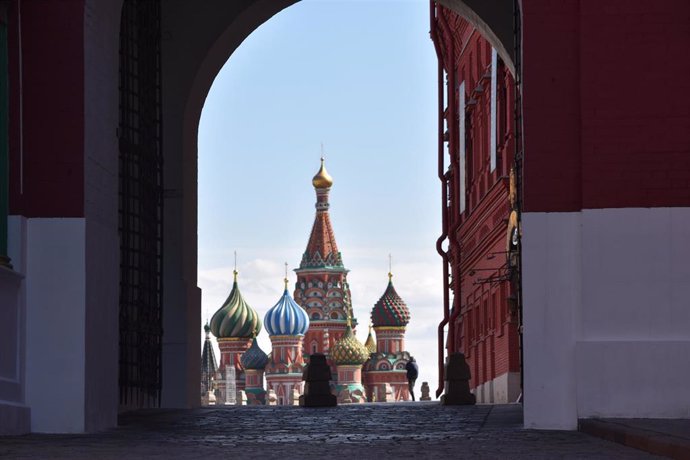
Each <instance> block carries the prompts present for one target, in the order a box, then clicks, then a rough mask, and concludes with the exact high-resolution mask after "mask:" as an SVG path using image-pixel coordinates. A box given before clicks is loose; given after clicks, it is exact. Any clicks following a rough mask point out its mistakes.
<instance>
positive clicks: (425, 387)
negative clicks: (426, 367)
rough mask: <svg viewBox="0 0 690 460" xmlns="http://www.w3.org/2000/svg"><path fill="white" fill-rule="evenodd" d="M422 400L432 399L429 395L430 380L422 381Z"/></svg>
mask: <svg viewBox="0 0 690 460" xmlns="http://www.w3.org/2000/svg"><path fill="white" fill-rule="evenodd" d="M419 400H420V401H431V397H430V396H429V382H422V397H421V398H419Z"/></svg>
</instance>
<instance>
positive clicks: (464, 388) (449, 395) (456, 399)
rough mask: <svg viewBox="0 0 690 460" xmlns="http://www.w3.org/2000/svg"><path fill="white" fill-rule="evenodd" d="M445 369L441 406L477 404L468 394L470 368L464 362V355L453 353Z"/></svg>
mask: <svg viewBox="0 0 690 460" xmlns="http://www.w3.org/2000/svg"><path fill="white" fill-rule="evenodd" d="M444 369H445V377H446V379H445V394H444V395H443V396H441V404H443V405H446V406H463V405H472V404H476V403H477V398H476V397H475V396H474V395H473V394H472V393H470V375H471V374H470V366H468V365H467V363H466V362H465V355H464V354H462V353H453V354H451V355H450V356H448V358H447V360H446V364H445V366H444Z"/></svg>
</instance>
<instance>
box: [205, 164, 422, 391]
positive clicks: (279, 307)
mask: <svg viewBox="0 0 690 460" xmlns="http://www.w3.org/2000/svg"><path fill="white" fill-rule="evenodd" d="M312 185H313V186H314V189H315V191H316V216H315V218H314V225H313V227H312V230H311V234H310V236H309V242H308V243H307V248H306V250H305V252H304V254H303V255H302V260H301V262H300V265H299V268H297V269H296V270H295V273H296V274H297V281H296V283H295V290H294V293H293V296H290V293H289V290H288V284H289V280H288V279H287V264H286V277H285V279H284V283H285V289H284V291H283V294H282V296H281V297H280V299H279V300H278V301H277V303H276V304H275V305H274V306H273V307H272V308H271V309H269V310H268V312H267V313H266V315H265V317H264V320H263V326H264V327H263V328H264V329H265V330H266V332H268V335H269V338H270V341H271V348H272V350H271V352H270V353H268V354H266V353H265V352H264V351H263V350H261V348H260V347H259V344H258V341H257V336H258V335H259V333H260V332H261V330H262V321H261V319H260V318H259V314H258V313H257V312H256V310H254V309H253V308H252V307H251V306H250V305H249V304H248V303H247V301H246V300H245V299H244V297H243V296H242V294H241V292H240V289H239V286H238V282H237V276H238V272H237V270H235V271H234V272H233V273H234V280H233V284H232V289H231V291H230V295H229V296H228V298H227V300H226V301H225V302H224V303H223V305H222V306H221V308H220V309H219V310H218V311H217V312H216V313H215V314H214V315H213V317H212V318H211V321H210V323H209V324H207V325H206V326H205V328H204V329H205V331H206V341H205V343H204V347H203V351H202V358H201V365H202V369H201V398H202V404H249V405H259V404H271V405H273V404H275V405H297V404H298V401H299V397H300V396H301V395H302V394H303V392H304V382H303V381H302V372H303V369H304V366H305V365H306V364H307V363H308V362H309V357H310V356H311V355H312V354H314V353H322V354H324V355H325V356H326V359H327V362H328V364H329V365H330V367H331V375H332V376H333V378H332V381H331V391H332V393H333V394H335V395H336V396H337V400H338V403H345V404H347V403H363V402H367V401H379V402H389V401H401V400H402V401H404V400H408V399H409V398H410V395H409V390H408V386H407V375H406V370H405V365H406V364H407V362H408V361H409V359H410V354H409V352H407V351H406V350H405V330H406V328H407V324H408V323H409V321H410V311H409V308H408V307H407V305H406V304H405V302H404V301H403V299H402V298H401V297H400V296H399V295H398V293H397V292H396V291H395V287H394V286H393V281H392V279H393V275H392V273H388V286H387V287H386V289H385V291H384V293H383V295H382V296H381V298H380V299H379V300H378V302H376V304H375V305H374V307H373V309H372V311H371V324H372V325H371V326H369V335H368V337H367V339H366V341H365V343H364V344H363V343H362V342H360V341H359V340H358V339H357V336H356V327H357V319H356V318H355V317H354V314H353V308H352V300H351V299H352V298H351V294H350V286H349V284H348V282H347V274H348V271H349V270H347V269H346V268H345V266H344V265H343V259H342V255H341V253H340V251H339V250H338V245H337V243H336V240H335V233H334V232H333V227H332V226H331V221H330V216H329V207H330V204H329V201H328V196H329V192H330V190H331V186H332V185H333V178H332V177H331V176H330V175H329V174H328V171H326V167H325V164H324V159H323V158H322V159H321V168H320V169H319V171H318V172H317V174H316V175H315V176H314V178H313V179H312ZM372 327H373V330H374V333H375V335H376V339H374V336H373V335H372V332H371V330H372ZM210 334H213V335H214V336H215V337H216V339H217V341H218V347H219V349H220V363H219V364H217V363H216V358H215V354H214V351H213V347H212V345H211V338H210ZM264 378H265V381H266V387H265V388H264Z"/></svg>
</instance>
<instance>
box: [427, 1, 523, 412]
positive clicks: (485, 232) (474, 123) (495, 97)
mask: <svg viewBox="0 0 690 460" xmlns="http://www.w3.org/2000/svg"><path fill="white" fill-rule="evenodd" d="M435 12H436V14H435V16H434V18H433V20H432V39H433V40H434V45H435V47H436V52H437V54H438V59H439V63H440V64H441V66H442V78H443V81H442V82H441V83H440V85H441V86H440V88H439V90H440V91H443V95H442V97H441V96H439V146H440V149H442V150H443V153H442V155H443V161H442V164H441V165H440V168H442V171H443V178H444V180H445V182H446V187H447V188H446V193H447V196H446V197H445V198H444V202H445V204H446V206H447V209H446V219H445V222H444V234H446V237H447V238H448V240H449V248H448V251H447V262H448V264H449V266H450V275H451V281H450V285H449V288H450V290H451V291H452V295H453V298H452V299H451V300H450V305H452V311H451V317H450V321H449V324H448V338H447V342H446V347H447V349H448V352H449V353H452V352H456V351H461V352H463V353H464V354H465V357H466V359H467V361H468V363H469V365H470V370H471V372H472V380H471V383H470V386H471V388H473V389H474V392H475V394H476V396H477V401H478V402H484V403H493V402H496V403H506V402H511V401H515V400H516V399H517V398H518V397H519V395H520V392H521V391H520V359H519V352H520V350H519V348H520V347H519V335H518V315H517V308H516V302H515V301H514V300H513V299H516V298H517V292H516V291H517V290H516V289H515V286H514V284H515V283H514V282H513V283H511V275H513V271H514V268H515V267H512V266H511V264H510V263H509V261H510V257H509V254H508V252H507V251H508V250H509V249H510V248H509V247H508V245H507V235H508V231H507V230H508V221H509V216H510V214H511V211H512V206H511V201H510V199H509V191H510V171H511V169H512V167H513V156H514V151H515V136H514V123H515V120H514V116H513V107H514V89H515V82H514V80H513V77H512V75H511V73H510V71H509V69H508V67H507V66H506V65H504V63H503V61H502V60H501V59H500V58H499V57H498V54H497V52H496V50H495V49H494V48H493V47H492V46H491V44H490V43H489V42H488V41H487V40H486V39H484V37H482V35H481V34H480V33H479V31H477V30H476V29H475V28H474V27H473V26H472V25H471V24H470V23H469V22H468V21H467V20H466V19H464V18H462V17H461V16H459V15H458V14H456V13H455V12H453V11H451V10H448V9H446V8H443V7H441V6H438V7H436V10H435Z"/></svg>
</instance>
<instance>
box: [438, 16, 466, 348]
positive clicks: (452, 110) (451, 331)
mask: <svg viewBox="0 0 690 460" xmlns="http://www.w3.org/2000/svg"><path fill="white" fill-rule="evenodd" d="M438 22H439V23H440V25H441V28H442V30H443V32H444V33H445V34H446V35H447V36H448V37H452V36H453V31H452V30H451V28H450V25H448V21H447V20H446V18H445V17H444V16H440V17H439V18H438ZM449 47H450V50H449V51H448V54H449V55H450V56H452V57H453V59H455V44H454V42H453V41H451V42H450V45H449ZM456 72H457V69H456V68H455V66H451V67H450V69H448V80H449V81H451V82H453V87H454V88H455V83H456V78H455V77H456V75H455V74H456ZM454 93H455V92H453V97H450V96H449V97H448V100H449V104H448V118H449V119H450V120H453V123H454V124H455V121H456V118H459V117H456V105H455V94H454ZM451 101H452V103H451ZM459 110H464V107H460V108H459ZM452 132H453V130H451V129H450V126H449V128H448V133H449V135H451V137H450V139H448V142H449V144H450V141H451V140H452ZM459 134H460V133H459V132H458V136H459ZM459 143H460V142H459V139H457V144H456V145H458V150H459ZM464 153H465V152H459V155H464ZM459 155H453V154H451V155H450V162H451V165H452V171H453V175H454V174H460V165H459ZM453 175H451V177H446V180H447V181H449V180H450V181H451V184H452V187H453V192H454V193H453V195H454V196H455V197H457V198H456V199H457V200H459V199H460V185H459V183H458V182H459V181H458V180H455V178H454V177H453ZM449 227H450V228H449ZM444 229H448V230H447V236H448V238H449V239H450V240H452V241H454V242H455V246H456V247H457V248H458V250H457V252H456V254H455V256H456V257H457V260H455V266H456V268H457V273H455V276H454V277H453V293H454V295H453V298H454V300H453V302H454V306H453V312H452V313H451V314H450V317H449V318H448V321H447V324H448V353H455V352H458V351H459V347H458V346H457V345H456V343H455V339H456V337H455V322H456V321H457V319H458V316H460V305H459V304H458V302H461V299H462V277H461V275H460V273H461V272H460V267H461V262H462V260H461V258H462V256H461V252H460V240H459V239H458V230H459V229H460V216H458V219H457V221H456V222H454V223H452V225H451V223H450V222H449V223H448V224H447V225H446V226H445V227H444ZM449 243H450V241H449ZM448 308H449V309H450V305H448Z"/></svg>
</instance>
